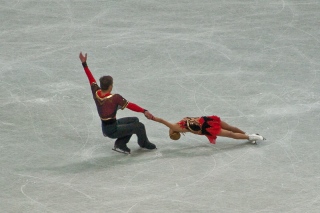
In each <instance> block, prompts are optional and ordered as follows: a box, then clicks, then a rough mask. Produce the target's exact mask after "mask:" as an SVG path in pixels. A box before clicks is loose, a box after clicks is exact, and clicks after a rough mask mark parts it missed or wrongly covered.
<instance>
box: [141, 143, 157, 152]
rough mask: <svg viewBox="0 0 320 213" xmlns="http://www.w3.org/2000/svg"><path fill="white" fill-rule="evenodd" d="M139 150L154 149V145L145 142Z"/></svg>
mask: <svg viewBox="0 0 320 213" xmlns="http://www.w3.org/2000/svg"><path fill="white" fill-rule="evenodd" d="M141 148H144V149H150V150H151V149H156V148H157V147H156V145H154V144H153V143H150V142H149V141H147V142H145V143H144V145H143V146H141Z"/></svg>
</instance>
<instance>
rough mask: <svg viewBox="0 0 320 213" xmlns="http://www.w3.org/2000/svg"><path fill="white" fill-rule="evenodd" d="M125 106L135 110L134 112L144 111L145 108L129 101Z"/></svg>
mask: <svg viewBox="0 0 320 213" xmlns="http://www.w3.org/2000/svg"><path fill="white" fill-rule="evenodd" d="M127 108H128V109H130V110H132V111H135V112H144V111H146V110H145V109H143V108H141V107H140V106H138V105H137V104H134V103H131V102H129V103H128V105H127Z"/></svg>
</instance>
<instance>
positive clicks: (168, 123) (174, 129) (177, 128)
mask: <svg viewBox="0 0 320 213" xmlns="http://www.w3.org/2000/svg"><path fill="white" fill-rule="evenodd" d="M153 120H154V121H156V122H158V123H162V124H164V125H166V126H167V127H169V128H170V129H171V130H173V131H176V132H187V131H186V130H185V129H182V128H181V127H180V126H179V124H173V123H170V122H169V121H166V120H164V119H162V118H158V117H154V119H153Z"/></svg>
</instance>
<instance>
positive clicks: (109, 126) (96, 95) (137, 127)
mask: <svg viewBox="0 0 320 213" xmlns="http://www.w3.org/2000/svg"><path fill="white" fill-rule="evenodd" d="M79 58H80V61H81V63H82V66H83V68H84V71H85V73H86V75H87V77H88V80H89V83H90V86H91V91H92V95H93V99H94V101H95V103H96V106H97V110H98V114H99V116H100V119H101V127H102V132H103V135H104V136H106V137H109V138H116V141H115V143H114V149H113V150H115V151H118V152H122V153H126V154H130V149H129V148H128V147H127V143H128V142H129V140H130V138H131V136H132V135H133V134H136V135H137V137H138V144H139V146H140V147H142V148H146V149H156V146H155V145H154V144H153V143H151V142H150V141H149V139H148V137H147V134H146V129H145V126H144V124H143V123H141V122H139V119H138V118H137V117H125V118H120V119H117V118H116V114H117V110H118V109H122V110H123V109H125V108H128V109H130V110H132V111H135V112H140V113H143V114H144V115H145V116H146V117H147V118H148V119H151V118H153V115H152V114H151V113H150V112H149V111H148V110H146V109H144V108H142V107H140V106H138V105H136V104H134V103H132V102H129V101H127V100H126V99H125V98H123V97H122V96H121V95H119V94H112V93H111V92H112V88H113V78H112V77H111V76H102V77H101V78H100V79H99V80H100V86H98V85H97V82H96V80H95V79H94V77H93V75H92V73H91V71H90V70H89V67H88V65H87V54H85V55H83V54H82V52H80V54H79Z"/></svg>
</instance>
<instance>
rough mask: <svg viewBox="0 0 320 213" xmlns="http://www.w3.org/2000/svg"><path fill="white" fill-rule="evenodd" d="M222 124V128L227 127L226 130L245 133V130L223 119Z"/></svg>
mask: <svg viewBox="0 0 320 213" xmlns="http://www.w3.org/2000/svg"><path fill="white" fill-rule="evenodd" d="M220 125H221V129H225V130H228V131H231V132H234V133H241V134H245V132H244V131H242V130H241V129H239V128H238V127H235V126H231V125H229V124H227V123H226V122H224V121H221V123H220Z"/></svg>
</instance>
